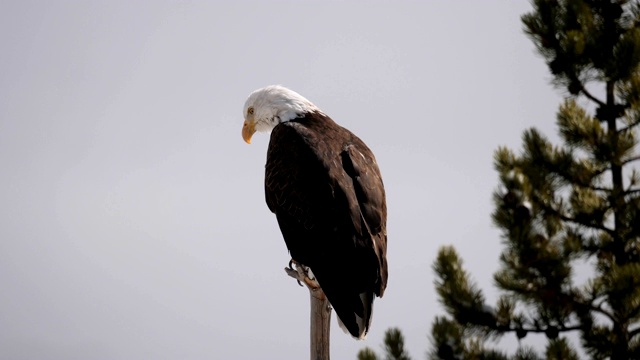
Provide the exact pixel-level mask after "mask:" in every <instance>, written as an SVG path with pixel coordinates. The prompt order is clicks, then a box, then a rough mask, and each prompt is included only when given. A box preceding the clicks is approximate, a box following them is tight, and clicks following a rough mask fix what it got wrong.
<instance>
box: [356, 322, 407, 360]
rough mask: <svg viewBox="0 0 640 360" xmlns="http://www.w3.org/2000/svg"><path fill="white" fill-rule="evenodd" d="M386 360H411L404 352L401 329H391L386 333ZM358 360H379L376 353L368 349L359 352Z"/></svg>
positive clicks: (384, 346)
mask: <svg viewBox="0 0 640 360" xmlns="http://www.w3.org/2000/svg"><path fill="white" fill-rule="evenodd" d="M383 348H384V359H385V360H411V358H410V357H409V355H408V354H407V353H406V351H405V350H404V336H403V335H402V332H401V331H400V329H397V328H390V329H388V330H387V331H386V332H385V333H384V345H383ZM358 360H378V356H377V355H376V353H375V352H374V351H373V350H371V349H370V348H368V347H366V348H364V349H362V350H360V351H359V352H358Z"/></svg>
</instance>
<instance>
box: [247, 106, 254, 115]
mask: <svg viewBox="0 0 640 360" xmlns="http://www.w3.org/2000/svg"><path fill="white" fill-rule="evenodd" d="M247 113H248V114H249V115H253V107H250V108H249V109H248V110H247Z"/></svg>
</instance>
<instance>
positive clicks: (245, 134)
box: [242, 119, 256, 144]
mask: <svg viewBox="0 0 640 360" xmlns="http://www.w3.org/2000/svg"><path fill="white" fill-rule="evenodd" d="M255 132H256V123H255V122H254V121H253V120H251V119H249V120H245V121H244V125H242V139H244V141H245V142H246V143H247V144H251V137H252V136H253V134H254V133H255Z"/></svg>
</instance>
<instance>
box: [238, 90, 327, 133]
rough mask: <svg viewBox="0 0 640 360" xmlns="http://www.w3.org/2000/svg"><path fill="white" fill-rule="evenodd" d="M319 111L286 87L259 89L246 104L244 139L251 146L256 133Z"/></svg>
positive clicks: (243, 128)
mask: <svg viewBox="0 0 640 360" xmlns="http://www.w3.org/2000/svg"><path fill="white" fill-rule="evenodd" d="M317 110H318V108H317V107H316V106H315V105H313V103H312V102H311V101H309V100H307V99H305V98H304V97H303V96H302V95H300V94H298V93H297V92H295V91H293V90H290V89H287V88H286V87H284V86H280V85H270V86H267V87H264V88H262V89H258V90H256V91H254V92H252V93H251V95H249V98H248V99H247V101H246V102H245V103H244V109H243V111H242V113H243V115H244V125H243V126H242V138H243V139H244V141H246V142H247V143H248V144H249V143H251V137H252V136H253V134H254V133H255V132H256V131H270V130H272V129H273V128H274V127H275V126H276V125H278V124H279V123H281V122H285V121H289V120H291V119H295V118H297V117H300V116H301V115H302V114H304V113H308V112H310V111H317Z"/></svg>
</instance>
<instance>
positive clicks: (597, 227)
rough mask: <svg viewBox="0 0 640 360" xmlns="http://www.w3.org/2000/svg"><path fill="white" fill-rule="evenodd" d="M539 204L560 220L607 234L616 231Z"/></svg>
mask: <svg viewBox="0 0 640 360" xmlns="http://www.w3.org/2000/svg"><path fill="white" fill-rule="evenodd" d="M540 206H541V207H542V208H543V210H544V211H546V212H548V213H550V214H552V215H554V216H557V217H558V218H560V220H562V221H566V222H569V223H573V224H577V225H581V226H584V227H588V228H591V229H595V230H601V231H604V232H606V233H607V234H609V235H611V236H615V235H616V231H615V230H613V229H609V228H608V227H606V226H604V225H600V224H590V223H587V222H584V221H580V220H578V219H574V218H572V217H570V216H567V215H564V214H562V213H560V211H558V210H556V209H554V208H552V207H550V206H547V205H545V204H544V203H542V202H540Z"/></svg>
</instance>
